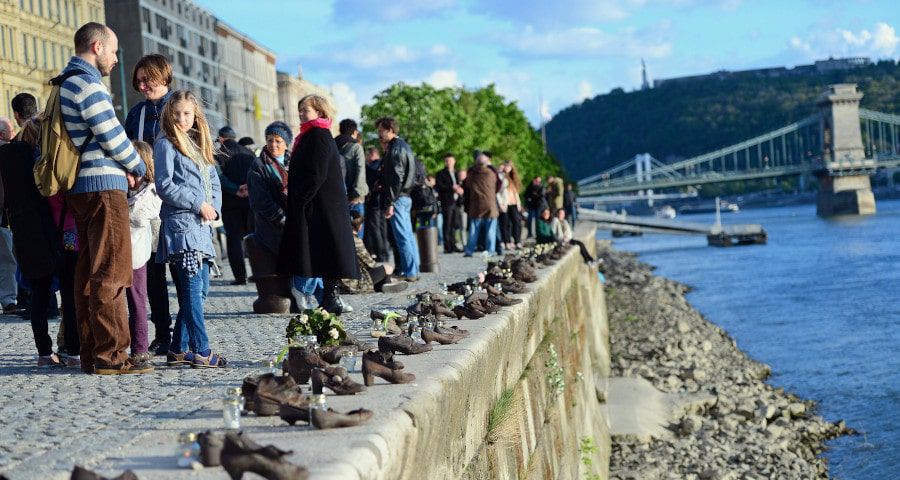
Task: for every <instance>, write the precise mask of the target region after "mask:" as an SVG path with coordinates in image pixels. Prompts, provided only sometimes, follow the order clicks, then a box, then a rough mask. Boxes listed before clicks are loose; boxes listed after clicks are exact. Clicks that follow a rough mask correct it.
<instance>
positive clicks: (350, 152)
mask: <svg viewBox="0 0 900 480" xmlns="http://www.w3.org/2000/svg"><path fill="white" fill-rule="evenodd" d="M339 129H340V135H338V136H337V137H336V138H335V139H334V141H335V143H336V144H337V148H338V152H340V154H341V157H342V159H343V161H344V168H343V171H344V185H345V186H346V188H347V201H348V202H349V204H350V211H351V212H357V213H359V214H360V215H361V216H363V217H364V216H365V214H366V204H365V200H366V195H368V193H369V185H368V183H366V154H365V152H363V147H362V145H360V143H359V129H358V126H357V124H356V122H354V121H353V120H351V119H349V118H345V119H344V120H341V123H340V126H339ZM358 235H359V237H360V238H365V225H363V226H362V227H360V229H359V232H358Z"/></svg>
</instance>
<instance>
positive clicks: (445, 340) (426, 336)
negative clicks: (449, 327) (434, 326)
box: [422, 328, 462, 345]
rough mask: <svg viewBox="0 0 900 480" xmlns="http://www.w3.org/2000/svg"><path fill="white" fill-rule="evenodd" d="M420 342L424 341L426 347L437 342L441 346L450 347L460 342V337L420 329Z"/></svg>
mask: <svg viewBox="0 0 900 480" xmlns="http://www.w3.org/2000/svg"><path fill="white" fill-rule="evenodd" d="M422 340H424V341H425V344H426V345H428V344H429V343H431V342H437V343H440V344H441V345H450V344H452V343H457V342H459V341H460V340H462V337H457V336H455V335H445V334H443V333H437V332H435V331H432V330H429V329H427V328H423V329H422Z"/></svg>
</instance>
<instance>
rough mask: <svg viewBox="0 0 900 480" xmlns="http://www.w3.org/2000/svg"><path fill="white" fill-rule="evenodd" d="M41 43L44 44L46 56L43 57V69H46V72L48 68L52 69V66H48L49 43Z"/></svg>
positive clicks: (42, 41) (43, 41)
mask: <svg viewBox="0 0 900 480" xmlns="http://www.w3.org/2000/svg"><path fill="white" fill-rule="evenodd" d="M41 43H42V44H43V52H44V56H43V60H42V62H43V68H44V70H47V69H48V68H50V66H49V65H47V41H46V40H41Z"/></svg>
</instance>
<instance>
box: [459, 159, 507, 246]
mask: <svg viewBox="0 0 900 480" xmlns="http://www.w3.org/2000/svg"><path fill="white" fill-rule="evenodd" d="M500 186H501V184H500V178H499V177H498V176H497V173H496V172H495V171H494V169H493V168H491V159H490V157H488V156H487V155H485V154H484V153H479V154H478V156H477V158H476V159H475V165H474V166H473V167H472V168H470V169H469V173H468V175H467V176H466V180H465V184H464V187H463V188H465V191H466V212H467V213H468V215H469V240H468V242H467V243H466V251H465V256H466V257H471V256H472V255H473V254H474V253H475V248H476V247H477V246H478V243H479V240H480V239H482V238H484V246H485V250H486V251H487V252H488V255H494V254H495V253H496V250H495V246H496V241H497V216H498V215H499V209H498V207H497V192H499V191H500Z"/></svg>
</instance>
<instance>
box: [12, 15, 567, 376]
mask: <svg viewBox="0 0 900 480" xmlns="http://www.w3.org/2000/svg"><path fill="white" fill-rule="evenodd" d="M117 50H118V39H117V37H116V34H115V33H114V32H113V31H111V30H110V29H109V28H107V27H106V26H104V25H101V24H97V23H88V24H86V25H84V26H82V27H81V28H80V29H79V30H78V31H77V33H76V35H75V53H76V55H75V56H74V57H72V59H71V60H70V61H69V64H68V65H67V66H66V67H65V69H64V70H63V71H62V72H61V74H60V76H59V77H57V78H55V79H54V80H53V82H52V84H53V85H58V87H57V88H58V92H59V97H58V98H59V107H58V108H57V109H56V110H53V111H49V110H48V109H45V110H44V111H43V112H41V111H39V109H38V105H37V102H36V99H35V97H34V96H32V95H30V94H28V93H21V94H19V95H17V96H16V97H15V98H13V100H12V110H13V111H14V113H15V115H14V117H15V118H14V121H15V125H14V124H13V121H11V120H9V119H6V118H2V117H0V174H2V182H0V209H2V214H3V219H2V226H3V228H0V302H2V306H3V313H6V314H12V313H20V314H23V315H24V316H27V318H29V319H30V320H31V327H32V331H33V334H34V340H35V345H36V347H37V351H38V357H37V364H38V366H40V367H50V366H69V367H80V368H81V369H82V370H83V371H84V372H87V373H96V374H107V375H109V374H127V373H146V372H150V371H152V370H153V368H154V367H153V363H151V359H152V357H154V356H157V355H160V356H163V355H164V356H165V357H166V363H167V365H169V366H178V365H189V366H191V367H194V368H221V367H224V366H226V365H227V363H228V361H227V360H226V358H225V356H224V355H222V354H220V353H218V352H216V351H214V349H213V347H212V344H213V343H215V342H214V341H212V340H211V339H210V338H209V337H208V335H207V331H206V327H205V320H204V302H205V300H206V297H207V294H208V291H209V286H210V276H215V275H217V274H218V269H219V267H218V264H217V262H220V261H221V260H220V259H219V258H217V254H218V252H220V251H223V250H224V251H226V252H227V258H228V266H229V268H230V270H231V273H232V274H233V277H234V280H233V281H232V282H231V284H232V285H243V284H246V283H247V282H248V280H251V279H252V277H250V276H248V270H247V265H246V264H245V261H246V259H245V257H246V256H247V255H246V253H247V252H245V251H244V248H245V243H244V242H245V239H246V238H248V236H252V238H253V242H254V245H256V246H258V247H259V248H261V249H264V251H265V254H266V255H269V256H271V257H272V258H275V259H277V265H278V269H279V273H281V274H284V275H290V276H291V277H292V279H293V281H292V289H291V291H292V294H293V295H292V296H293V298H292V299H291V300H292V303H293V307H294V308H296V309H306V308H315V307H317V306H319V307H322V308H323V309H325V310H327V311H329V312H332V313H336V314H341V313H344V312H350V311H352V309H353V307H352V306H351V305H350V302H349V301H347V300H346V299H345V298H342V296H341V295H342V294H344V295H346V294H349V293H361V292H371V291H384V292H396V291H401V290H403V289H405V288H406V287H407V285H409V283H411V282H416V281H418V280H419V275H420V256H419V254H420V250H419V241H418V240H417V235H416V232H417V230H419V229H423V228H436V229H437V230H438V232H439V235H438V236H437V237H438V243H440V244H441V245H442V246H443V250H444V252H445V253H448V254H450V253H463V254H464V255H465V256H472V255H475V254H476V252H486V254H488V255H495V254H501V253H503V252H505V251H512V250H516V249H520V248H522V246H523V242H524V239H523V236H528V237H535V239H536V241H537V242H539V243H553V242H564V243H568V242H569V241H570V240H571V239H572V226H573V225H574V221H575V213H576V210H575V197H574V191H573V190H572V186H571V185H568V186H564V184H563V181H562V179H561V178H557V177H550V178H547V180H546V182H543V181H542V179H541V178H540V177H537V178H534V179H532V180H531V182H530V183H528V184H527V187H525V188H524V191H523V184H522V179H521V178H520V176H519V173H518V171H517V169H516V166H515V163H514V162H513V161H511V160H508V159H494V156H493V154H492V153H491V152H489V151H476V152H474V154H473V156H472V164H473V165H472V166H471V167H470V168H468V169H462V168H458V165H457V159H456V156H455V155H454V154H452V153H447V154H446V155H444V157H443V161H444V165H445V168H443V169H442V170H440V171H438V172H436V174H435V175H429V174H428V172H426V170H425V167H424V165H423V163H422V162H421V161H420V160H419V159H418V158H417V157H416V154H415V152H414V151H413V149H412V148H411V147H410V145H409V143H407V141H406V140H404V138H403V137H402V136H401V125H400V124H399V123H398V122H397V120H395V119H393V118H390V117H385V118H380V119H378V120H377V121H376V122H375V128H376V132H377V144H376V145H372V146H370V147H368V148H364V146H363V138H362V135H361V132H360V131H359V126H358V125H357V123H356V122H355V121H353V120H350V119H344V120H342V121H340V123H339V125H338V131H339V134H338V135H337V136H336V137H335V136H333V134H332V126H333V123H334V122H335V120H336V112H335V110H334V107H333V106H332V105H331V104H330V102H329V101H328V100H327V99H326V98H324V97H321V96H318V95H307V96H306V97H304V98H302V99H301V100H300V101H299V104H298V111H297V117H296V118H294V119H287V122H282V121H276V122H273V123H272V124H270V125H268V126H267V127H266V129H265V139H264V143H263V144H262V146H261V147H260V148H259V149H258V150H256V151H254V150H252V149H251V148H252V147H253V145H254V143H255V142H254V140H253V139H252V138H249V137H244V138H241V139H240V140H238V135H237V132H235V130H234V129H233V128H232V127H229V126H226V127H223V128H221V129H219V130H218V131H217V132H216V135H215V137H214V136H213V134H212V132H210V129H209V126H208V124H207V122H206V118H205V115H204V111H203V106H202V102H201V101H199V100H198V98H197V97H196V96H195V94H194V93H193V92H191V91H187V90H175V89H174V88H173V87H174V85H173V80H172V66H171V64H170V63H169V62H168V61H167V59H166V58H165V57H164V56H162V55H147V56H144V57H143V58H141V59H140V61H138V62H137V64H136V65H135V67H134V71H133V74H132V84H131V85H132V87H133V88H134V89H135V90H136V91H138V92H140V94H142V95H143V97H144V100H143V101H141V102H139V103H138V104H136V105H135V106H134V107H133V108H131V109H130V111H128V112H127V115H126V118H125V121H124V124H120V123H119V121H118V120H117V118H116V114H115V110H114V108H113V104H112V99H111V98H110V95H109V93H108V91H107V89H106V87H105V86H104V84H103V83H102V79H103V77H105V76H108V75H109V74H110V72H111V71H112V69H113V67H114V66H115V65H116V63H117V61H118V59H117V57H116V52H117ZM52 98H53V96H52V95H51V99H52ZM50 106H51V105H50V104H48V107H50ZM57 119H58V120H59V121H60V123H61V124H63V125H64V129H63V130H64V131H63V132H61V133H62V135H61V136H62V137H64V138H63V139H62V141H68V139H71V145H73V146H74V148H75V149H77V155H78V157H77V158H78V160H77V162H78V167H77V178H76V179H75V181H74V184H73V185H72V186H71V187H70V188H68V189H67V191H60V192H58V193H56V194H53V195H52V196H49V197H46V196H44V195H42V193H41V191H40V190H39V186H38V185H36V181H35V175H34V173H33V172H34V166H35V164H36V162H38V163H40V162H45V161H52V160H53V158H55V157H53V154H52V152H42V151H41V147H42V145H43V144H45V143H46V142H42V135H45V133H43V132H46V131H48V130H50V129H51V128H52V126H51V125H50V123H51V122H52V121H56V120H57ZM295 121H298V123H299V128H298V129H296V130H294V129H292V128H291V125H290V124H291V123H293V122H295ZM523 222H524V223H525V225H524V226H523ZM223 231H224V240H222V239H221V236H220V232H223ZM248 248H249V247H248ZM254 248H255V247H254ZM252 268H253V265H251V269H252ZM167 277H170V278H171V280H172V283H173V284H174V287H175V291H176V296H177V300H178V311H177V314H176V315H175V318H174V323H173V321H172V315H171V312H170V310H169V298H168V288H167V284H168V280H167ZM56 292H59V299H60V301H61V302H60V303H61V305H57V301H56V299H57V295H56ZM148 307H149V308H148ZM60 309H61V316H62V322H61V325H60V335H58V336H57V343H58V348H57V351H56V352H54V349H53V342H52V339H51V338H50V334H49V328H48V322H49V319H50V318H52V317H54V316H57V315H59V314H60V313H59V312H58V311H59V310H60ZM151 323H152V324H153V327H154V331H153V334H152V336H151V334H150V332H149V328H148V326H149V324H151Z"/></svg>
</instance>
